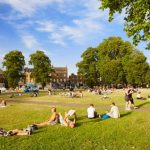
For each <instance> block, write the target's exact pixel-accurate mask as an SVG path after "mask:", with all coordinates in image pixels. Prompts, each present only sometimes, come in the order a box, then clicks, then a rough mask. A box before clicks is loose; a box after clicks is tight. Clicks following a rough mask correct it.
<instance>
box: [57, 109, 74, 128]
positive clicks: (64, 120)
mask: <svg viewBox="0 0 150 150" xmlns="http://www.w3.org/2000/svg"><path fill="white" fill-rule="evenodd" d="M69 116H73V117H74V118H73V121H72V120H71V119H69ZM76 119H77V115H76V111H75V110H69V111H68V113H66V112H65V116H64V118H63V117H62V115H61V113H59V121H60V124H61V125H63V126H66V127H68V128H74V127H75V124H76Z"/></svg>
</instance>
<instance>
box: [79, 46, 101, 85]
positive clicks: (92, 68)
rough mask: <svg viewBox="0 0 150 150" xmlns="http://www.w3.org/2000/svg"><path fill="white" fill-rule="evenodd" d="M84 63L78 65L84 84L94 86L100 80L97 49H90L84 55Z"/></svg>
mask: <svg viewBox="0 0 150 150" xmlns="http://www.w3.org/2000/svg"><path fill="white" fill-rule="evenodd" d="M81 57H82V61H80V62H79V63H77V67H78V68H79V70H78V74H79V75H81V76H82V77H83V80H84V82H85V83H86V85H88V86H91V87H92V86H94V85H96V84H97V82H98V80H99V73H98V70H97V65H96V63H97V49H96V48H92V47H89V48H88V49H87V50H86V51H85V52H84V53H83V54H82V55H81Z"/></svg>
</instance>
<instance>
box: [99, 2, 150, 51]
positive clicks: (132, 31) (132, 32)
mask: <svg viewBox="0 0 150 150" xmlns="http://www.w3.org/2000/svg"><path fill="white" fill-rule="evenodd" d="M100 9H102V10H105V9H109V21H112V20H113V15H114V14H115V13H116V12H118V13H122V11H123V10H125V14H126V15H125V17H124V20H125V28H124V30H125V31H126V32H127V35H128V36H129V37H133V43H134V44H135V45H137V44H138V43H139V42H140V41H149V40H150V1H149V0H144V1H142V0H101V7H100ZM147 49H150V43H149V44H148V46H147Z"/></svg>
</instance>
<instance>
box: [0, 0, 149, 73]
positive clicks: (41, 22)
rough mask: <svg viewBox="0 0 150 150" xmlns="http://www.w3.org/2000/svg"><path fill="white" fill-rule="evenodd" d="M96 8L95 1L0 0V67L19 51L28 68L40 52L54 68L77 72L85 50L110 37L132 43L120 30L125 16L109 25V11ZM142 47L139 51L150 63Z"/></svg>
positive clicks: (142, 45) (146, 52) (119, 17)
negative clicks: (30, 61) (35, 55)
mask: <svg viewBox="0 0 150 150" xmlns="http://www.w3.org/2000/svg"><path fill="white" fill-rule="evenodd" d="M99 6H100V2H99V1H98V0H88V1H87V0H0V67H2V65H1V62H2V59H3V57H4V55H5V54H6V53H8V52H9V51H10V50H16V49H17V50H21V51H22V52H23V54H24V56H25V59H26V65H27V66H28V60H29V55H30V54H31V53H34V52H35V51H36V50H43V51H44V52H45V53H46V54H47V55H48V56H49V57H50V59H51V61H52V64H53V65H54V66H57V67H58V66H67V67H68V69H69V73H72V72H74V73H76V72H77V68H76V63H77V62H79V61H80V60H81V58H80V56H81V54H82V53H83V51H84V50H86V49H87V48H88V47H90V46H93V47H95V46H97V45H98V44H99V43H100V42H102V40H103V39H105V38H108V37H109V36H120V37H122V38H123V39H124V40H129V41H132V40H131V39H129V38H127V36H126V33H125V32H124V31H123V24H124V21H123V16H124V14H121V15H118V14H116V16H115V20H114V21H113V22H112V23H109V22H108V21H107V20H108V12H107V11H104V12H103V11H101V10H99V9H98V7H99ZM145 45H146V44H145V43H140V44H139V46H138V48H139V49H140V50H142V51H143V52H144V54H145V55H146V56H147V57H148V61H150V54H149V51H146V50H144V47H145Z"/></svg>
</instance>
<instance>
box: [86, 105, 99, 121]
mask: <svg viewBox="0 0 150 150" xmlns="http://www.w3.org/2000/svg"><path fill="white" fill-rule="evenodd" d="M87 116H88V118H89V119H92V118H95V117H96V116H97V112H96V109H95V108H94V105H93V104H90V107H88V108H87Z"/></svg>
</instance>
